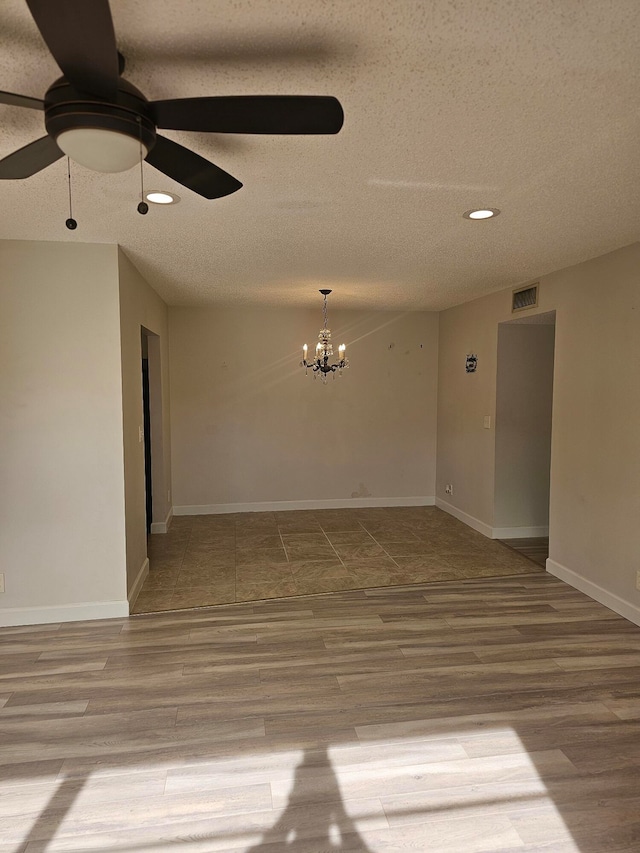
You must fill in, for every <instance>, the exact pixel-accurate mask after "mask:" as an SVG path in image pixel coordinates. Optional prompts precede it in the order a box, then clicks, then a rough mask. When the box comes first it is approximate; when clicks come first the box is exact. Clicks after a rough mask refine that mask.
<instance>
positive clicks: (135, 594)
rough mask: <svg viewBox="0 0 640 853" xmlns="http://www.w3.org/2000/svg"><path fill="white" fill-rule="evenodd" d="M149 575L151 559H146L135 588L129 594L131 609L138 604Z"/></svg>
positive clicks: (134, 583)
mask: <svg viewBox="0 0 640 853" xmlns="http://www.w3.org/2000/svg"><path fill="white" fill-rule="evenodd" d="M148 574H149V558H148V557H145V560H144V563H143V564H142V566H141V567H140V571H139V572H138V575H137V577H136V579H135V580H134V582H133V586H132V587H131V591H130V592H129V595H128V598H129V607H130V608H131V607H133V605H134V604H135V603H136V598H137V597H138V595H139V594H140V590H141V589H142V585H143V584H144V582H145V581H146V579H147V575H148Z"/></svg>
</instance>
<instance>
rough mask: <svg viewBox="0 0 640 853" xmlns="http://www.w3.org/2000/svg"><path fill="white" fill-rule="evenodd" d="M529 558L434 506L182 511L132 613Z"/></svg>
mask: <svg viewBox="0 0 640 853" xmlns="http://www.w3.org/2000/svg"><path fill="white" fill-rule="evenodd" d="M527 556H529V555H526V556H523V555H522V554H518V553H516V552H515V551H514V550H513V548H509V547H507V546H506V545H504V544H503V543H501V542H498V541H492V540H490V539H487V538H486V537H485V536H482V534H480V533H477V532H476V531H475V530H472V529H471V528H470V527H468V526H467V525H466V524H463V523H462V522H461V521H458V520H457V519H455V518H453V516H451V515H449V514H448V513H446V512H443V511H442V510H440V509H437V508H436V507H390V508H388V507H380V508H372V509H351V510H322V511H314V510H305V511H293V512H260V513H256V512H246V513H238V514H235V515H201V516H181V517H178V518H175V519H174V520H173V523H172V525H171V528H170V530H169V532H168V533H166V534H156V535H153V536H151V537H150V539H149V562H150V570H149V575H148V577H147V580H146V581H145V584H144V586H143V588H142V590H141V592H140V595H139V596H138V599H137V600H136V602H135V603H134V612H135V613H152V612H158V611H163V610H179V609H182V608H189V607H198V606H204V605H210V604H227V603H232V602H239V601H256V600H260V599H266V598H280V597H282V596H297V595H309V594H314V593H321V592H336V591H338V590H349V589H366V588H367V587H373V586H399V585H402V584H408V583H426V582H428V581H441V580H458V579H462V578H474V577H492V576H494V577H495V576H507V575H518V574H524V573H531V572H539V571H540V565H535V563H533V562H531V560H529V559H527Z"/></svg>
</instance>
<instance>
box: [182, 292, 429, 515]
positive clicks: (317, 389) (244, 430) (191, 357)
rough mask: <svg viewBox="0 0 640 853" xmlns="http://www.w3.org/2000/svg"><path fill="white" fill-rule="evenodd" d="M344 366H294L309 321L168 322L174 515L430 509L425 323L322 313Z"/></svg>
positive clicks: (302, 315) (212, 313) (246, 317)
mask: <svg viewBox="0 0 640 853" xmlns="http://www.w3.org/2000/svg"><path fill="white" fill-rule="evenodd" d="M329 321H330V323H329V325H330V326H331V328H332V332H333V342H334V347H335V349H336V351H337V345H338V344H339V343H342V342H345V343H346V344H347V355H348V357H349V358H350V360H351V367H350V369H349V370H347V371H346V372H345V375H344V376H342V377H341V378H336V379H335V380H334V379H332V378H330V379H329V381H328V384H327V386H326V387H324V386H323V385H322V384H321V382H320V381H319V380H314V379H313V378H312V376H311V375H308V376H305V375H304V370H303V369H302V368H301V367H299V362H300V359H301V355H302V353H301V349H302V344H303V343H307V344H308V345H309V349H310V351H311V350H313V348H314V346H315V342H316V340H317V334H318V330H319V328H320V326H321V325H322V303H321V300H320V298H319V299H318V305H317V309H315V310H295V309H282V310H276V309H271V310H259V309H254V308H245V309H232V308H228V309H223V308H220V309H202V308H173V307H171V308H170V309H169V329H170V358H171V367H170V369H171V424H172V463H173V489H174V511H175V512H176V513H178V512H194V511H197V510H198V508H200V511H207V509H208V510H210V511H223V510H225V509H234V508H238V509H240V508H252V509H265V508H268V506H271V505H274V504H280V503H281V502H295V503H296V505H298V504H299V505H304V506H310V505H311V504H313V503H315V504H317V503H318V502H322V501H325V502H333V503H335V504H337V505H344V506H347V505H354V504H357V503H360V504H362V502H363V501H364V502H379V503H381V504H385V503H387V502H389V501H391V502H394V501H399V502H402V500H401V499H403V498H411V499H414V501H415V502H422V501H424V500H425V499H430V500H431V501H432V500H433V494H434V485H435V480H434V472H435V425H436V383H437V335H438V332H437V315H435V314H431V313H420V312H417V313H408V314H392V313H379V312H377V313H365V312H340V311H338V310H332V306H331V303H330V304H329Z"/></svg>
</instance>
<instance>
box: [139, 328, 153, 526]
mask: <svg viewBox="0 0 640 853" xmlns="http://www.w3.org/2000/svg"><path fill="white" fill-rule="evenodd" d="M141 337H142V341H141V343H142V417H143V429H144V487H145V500H146V523H147V535H148V534H149V533H151V525H152V524H153V481H152V474H151V403H150V392H149V343H148V341H149V338H148V336H147V335H146V334H145V332H144V329H143V330H142V335H141Z"/></svg>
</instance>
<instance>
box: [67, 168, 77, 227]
mask: <svg viewBox="0 0 640 853" xmlns="http://www.w3.org/2000/svg"><path fill="white" fill-rule="evenodd" d="M67 180H68V182H69V218H68V219H67V221H66V222H65V223H64V224H65V225H66V226H67V228H68V229H69V231H75V230H76V228H77V227H78V223H77V222H76V221H75V219H74V218H73V210H72V207H71V160H70V159H69V158H68V157H67Z"/></svg>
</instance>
